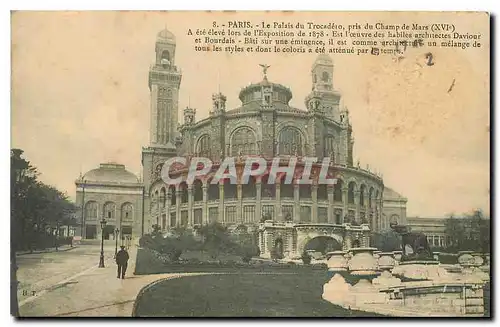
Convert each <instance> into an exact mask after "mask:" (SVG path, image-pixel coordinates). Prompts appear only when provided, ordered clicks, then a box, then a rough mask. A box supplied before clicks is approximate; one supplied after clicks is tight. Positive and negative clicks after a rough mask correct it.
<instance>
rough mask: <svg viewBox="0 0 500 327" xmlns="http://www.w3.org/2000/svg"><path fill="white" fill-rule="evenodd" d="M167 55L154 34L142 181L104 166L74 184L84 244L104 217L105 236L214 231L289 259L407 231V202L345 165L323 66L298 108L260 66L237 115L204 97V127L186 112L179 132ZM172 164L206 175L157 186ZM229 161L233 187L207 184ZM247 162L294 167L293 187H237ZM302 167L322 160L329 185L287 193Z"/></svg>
mask: <svg viewBox="0 0 500 327" xmlns="http://www.w3.org/2000/svg"><path fill="white" fill-rule="evenodd" d="M175 52H176V38H175V36H174V35H173V34H172V33H171V32H169V31H168V30H166V29H165V30H163V31H161V32H160V33H158V35H157V39H156V45H155V53H156V57H155V63H154V64H153V65H152V66H151V68H150V71H149V89H150V94H151V108H150V142H149V144H148V145H147V146H145V147H143V149H142V167H143V173H142V176H143V178H142V180H139V179H138V178H137V177H136V176H134V175H133V174H131V173H129V172H127V171H126V170H125V167H123V166H120V165H117V164H103V165H101V167H100V168H97V169H94V170H92V171H90V172H88V173H86V174H84V175H83V176H81V177H80V178H79V179H78V180H77V181H76V185H77V204H79V205H81V206H83V207H84V208H85V210H84V214H85V217H84V224H85V228H86V231H87V232H86V236H85V237H86V238H91V236H94V235H96V237H97V234H98V233H99V228H98V227H97V231H96V232H95V233H94V232H93V231H94V227H91V226H93V225H97V226H98V221H97V218H100V217H101V216H104V217H105V218H106V219H108V218H109V217H111V220H112V224H113V225H114V226H121V227H120V228H124V227H127V228H128V229H127V231H130V232H131V234H132V236H133V237H139V236H141V235H142V234H144V233H148V232H150V231H151V230H152V226H153V225H158V226H160V228H161V229H162V230H165V231H167V230H168V229H170V228H173V227H179V226H185V227H188V228H196V227H197V226H201V225H203V224H208V223H210V222H220V223H222V224H225V225H233V226H239V225H245V226H247V227H248V228H253V229H260V230H261V234H262V235H261V236H262V237H261V244H260V246H261V251H262V252H263V253H265V252H266V249H268V248H269V244H271V243H273V242H276V241H277V240H280V241H281V242H282V244H281V245H280V246H282V248H283V251H284V252H288V253H289V255H290V256H292V254H293V253H294V254H297V253H298V252H300V251H301V250H302V249H303V247H304V242H306V241H307V239H308V238H310V237H312V236H314V235H316V234H318V235H319V236H321V235H327V236H328V235H333V234H335V233H337V234H339V235H340V231H341V230H343V231H345V230H351V231H353V232H352V233H353V234H352V235H353V238H352V239H351V240H350V241H349V242H347V241H346V240H344V239H339V240H338V241H339V243H341V245H342V247H350V246H353V242H355V241H358V242H360V244H359V245H363V244H365V243H367V242H368V241H367V240H366V237H365V238H363V237H364V236H363V237H362V236H359V239H354V238H355V237H356V235H358V234H359V235H366V231H367V230H375V231H377V230H381V229H387V228H389V222H390V221H397V222H399V223H402V224H404V223H406V201H407V200H406V199H405V198H404V197H402V196H401V195H399V194H398V193H396V192H395V191H393V190H391V189H389V188H387V187H385V186H384V182H383V179H382V177H381V176H380V175H377V174H375V173H374V172H372V171H369V170H368V169H363V168H361V167H360V166H359V163H356V164H355V163H354V162H353V146H354V141H353V126H352V124H351V121H350V118H349V111H348V109H347V107H346V106H345V105H344V104H343V101H342V95H341V94H340V93H339V92H338V91H337V90H336V89H335V83H334V80H335V79H334V64H333V61H332V59H331V58H330V57H329V56H327V55H324V54H322V55H319V56H318V57H317V59H316V60H315V61H314V62H313V63H312V67H311V72H310V76H311V92H310V93H309V95H308V96H307V97H306V98H305V99H304V107H303V108H295V107H293V106H291V105H290V100H291V98H292V91H291V90H290V89H289V88H288V87H286V86H285V85H281V84H277V83H273V82H272V81H271V80H270V79H269V78H268V76H267V70H268V68H269V66H267V65H261V66H262V68H263V77H262V80H261V81H258V82H256V83H254V84H251V85H248V86H246V87H244V88H242V89H241V91H240V93H239V95H238V98H239V99H240V101H241V104H240V105H239V106H238V107H237V108H227V107H226V99H227V98H226V96H225V95H224V94H222V93H220V92H218V93H215V94H213V96H212V99H211V100H212V101H211V102H212V107H211V111H210V113H209V115H208V117H204V118H202V119H199V118H198V117H197V116H196V109H194V108H190V107H186V108H184V109H182V111H181V114H182V116H183V124H181V125H179V117H178V116H179V113H180V109H179V107H180V104H179V90H180V88H181V79H182V74H181V72H180V69H179V68H178V67H177V66H176V64H175ZM174 156H183V157H186V158H188V160H189V158H191V157H196V156H198V157H207V158H209V159H211V160H212V162H213V163H214V165H213V167H212V172H211V173H209V174H208V175H205V176H203V177H200V178H198V179H195V180H194V182H193V183H192V184H189V185H188V184H187V183H186V182H182V183H180V184H178V185H166V184H165V182H164V181H163V180H162V178H161V171H162V166H163V164H164V162H165V161H166V160H167V159H169V158H172V157H174ZM228 156H230V157H235V158H236V170H237V172H238V174H237V176H236V179H237V180H238V183H236V184H232V183H230V182H229V181H228V180H227V181H225V182H224V181H221V182H220V183H219V184H211V183H210V182H211V178H212V176H213V174H214V173H215V171H216V170H217V169H218V167H219V164H220V163H221V162H222V161H223V160H224V158H226V157H228ZM247 156H260V157H262V158H264V159H266V160H267V161H269V162H270V161H271V160H272V159H273V158H275V157H279V158H280V163H282V164H283V165H287V163H288V161H289V160H290V159H291V158H298V159H299V160H298V162H299V163H298V164H297V165H298V169H296V173H295V176H294V178H293V181H294V182H293V183H292V184H286V183H284V182H283V181H284V179H283V178H279V179H278V182H277V183H275V184H268V183H267V179H268V175H267V174H266V173H264V174H263V175H262V176H258V177H251V178H250V180H249V182H248V183H241V176H240V172H241V169H242V167H243V165H244V161H245V159H246V157H247ZM303 157H317V158H318V159H319V163H321V161H322V159H323V158H325V157H328V158H330V160H331V164H330V166H329V168H328V173H329V175H330V176H334V177H336V178H337V180H338V181H337V183H336V184H335V185H331V186H330V185H324V184H317V183H315V182H313V184H312V185H307V184H298V183H296V182H295V181H296V180H297V179H298V178H300V175H301V170H302V168H303V166H301V165H303V164H301V163H300V162H301V161H300V158H303ZM186 174H187V167H186V166H182V165H177V166H174V167H173V168H172V169H171V170H170V175H171V177H173V178H174V177H177V176H185V175H186ZM312 179H313V180H314V177H312ZM84 185H86V187H85V192H84V191H83V189H84ZM91 185H92V186H91ZM91 190H92V191H91ZM83 193H85V195H84V194H83ZM110 208H111V209H110ZM110 212H111V213H110ZM127 213H128V214H127ZM264 221H265V223H264ZM96 222H97V224H96ZM346 226H347V227H346ZM123 233H125V230H123ZM311 233H312V234H311ZM313 234H314V235H313ZM269 242H270V243H269ZM268 243H269V244H268ZM342 243H343V244H342ZM365 245H368V244H365ZM270 246H273V245H270Z"/></svg>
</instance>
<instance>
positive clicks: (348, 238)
mask: <svg viewBox="0 0 500 327" xmlns="http://www.w3.org/2000/svg"><path fill="white" fill-rule="evenodd" d="M351 244H352V240H351V233H350V232H349V231H346V233H345V236H344V242H343V244H342V250H343V251H347V250H349V249H350V248H351Z"/></svg>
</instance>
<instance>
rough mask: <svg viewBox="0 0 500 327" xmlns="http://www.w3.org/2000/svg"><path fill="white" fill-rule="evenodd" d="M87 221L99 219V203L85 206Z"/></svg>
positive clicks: (91, 202)
mask: <svg viewBox="0 0 500 327" xmlns="http://www.w3.org/2000/svg"><path fill="white" fill-rule="evenodd" d="M85 219H90V220H93V219H97V202H95V201H89V202H87V204H85Z"/></svg>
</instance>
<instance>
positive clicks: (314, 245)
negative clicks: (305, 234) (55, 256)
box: [304, 236, 342, 255]
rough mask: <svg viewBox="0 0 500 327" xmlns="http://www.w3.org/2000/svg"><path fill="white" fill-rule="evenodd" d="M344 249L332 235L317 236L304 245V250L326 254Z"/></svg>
mask: <svg viewBox="0 0 500 327" xmlns="http://www.w3.org/2000/svg"><path fill="white" fill-rule="evenodd" d="M340 250H342V244H340V243H339V242H338V241H337V240H336V239H334V238H333V237H330V236H317V237H315V238H313V239H311V240H309V242H307V243H306V245H305V246H304V251H306V252H307V251H311V252H316V253H318V254H319V253H320V254H321V255H325V254H327V253H328V252H332V251H340Z"/></svg>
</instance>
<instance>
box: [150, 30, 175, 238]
mask: <svg viewBox="0 0 500 327" xmlns="http://www.w3.org/2000/svg"><path fill="white" fill-rule="evenodd" d="M175 45H176V42H175V36H174V34H172V32H170V31H169V30H167V29H166V28H165V29H164V30H162V31H160V32H159V33H158V34H157V35H156V42H155V61H154V64H152V65H151V67H150V69H149V81H148V84H149V90H150V100H151V105H150V124H149V145H148V146H146V147H143V148H142V169H143V174H142V176H143V183H144V207H145V214H144V225H143V226H144V233H147V232H148V231H150V230H151V226H152V225H153V224H155V223H156V222H158V221H164V220H165V219H166V214H165V213H160V212H159V211H157V207H158V199H155V198H154V197H153V193H152V186H153V185H154V184H155V183H156V182H158V181H159V180H161V178H162V176H161V171H162V167H163V164H164V163H165V161H166V160H167V159H169V158H171V157H175V156H176V155H177V149H176V141H177V140H178V136H179V132H178V124H179V123H178V121H179V117H178V115H179V114H178V111H179V110H178V108H179V87H180V84H181V78H182V75H181V72H180V70H178V69H177V67H176V66H175ZM174 196H175V195H174ZM160 215H161V217H160Z"/></svg>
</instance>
